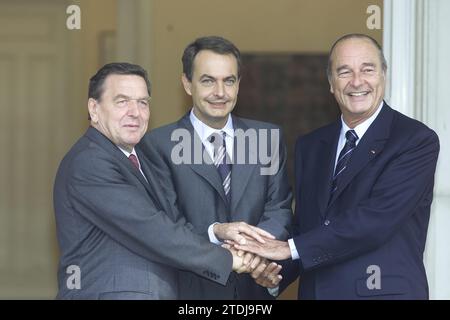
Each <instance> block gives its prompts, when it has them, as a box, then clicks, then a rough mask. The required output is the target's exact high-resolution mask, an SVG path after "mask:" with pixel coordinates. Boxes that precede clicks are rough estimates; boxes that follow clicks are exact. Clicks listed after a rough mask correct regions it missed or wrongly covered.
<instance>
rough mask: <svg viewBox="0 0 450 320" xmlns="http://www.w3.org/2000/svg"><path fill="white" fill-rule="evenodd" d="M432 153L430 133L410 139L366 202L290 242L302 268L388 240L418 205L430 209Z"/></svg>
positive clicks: (433, 141)
mask: <svg viewBox="0 0 450 320" xmlns="http://www.w3.org/2000/svg"><path fill="white" fill-rule="evenodd" d="M438 153H439V140H438V137H437V135H436V134H435V133H434V132H433V131H432V130H429V129H427V130H426V132H425V133H424V131H421V132H420V134H415V135H414V136H412V137H411V138H410V139H409V141H408V143H407V145H405V146H404V147H403V148H401V150H400V151H399V152H398V153H397V155H396V156H395V157H393V158H392V159H391V160H390V161H389V162H387V164H386V166H385V167H384V168H383V170H382V171H381V173H380V174H379V175H378V177H377V179H376V182H375V184H374V185H373V186H372V187H371V191H370V194H369V196H368V197H366V198H365V199H364V200H363V201H361V202H360V203H359V204H358V205H357V206H356V207H353V208H350V209H347V210H345V211H342V212H340V213H339V215H336V216H335V217H334V218H333V219H331V221H330V223H329V224H328V225H321V226H319V227H316V228H314V229H312V230H310V231H308V232H306V233H304V234H301V235H299V236H296V237H295V238H294V242H295V245H296V248H297V251H298V253H299V255H300V259H301V263H302V266H303V268H304V269H305V270H309V269H314V268H318V267H323V266H327V265H331V264H335V263H337V262H339V261H342V260H346V259H350V258H352V257H355V256H358V255H361V254H363V253H365V252H368V251H370V250H373V249H375V248H377V247H379V246H381V245H383V244H384V243H385V242H386V241H388V240H389V239H390V238H391V237H392V236H393V235H394V234H395V233H396V232H398V231H399V229H400V228H403V227H404V226H405V222H406V221H407V220H408V219H410V218H411V217H412V216H413V215H414V214H415V213H417V211H418V210H419V208H420V206H422V205H423V206H429V205H430V204H431V200H432V199H431V198H432V191H433V184H434V173H435V169H436V162H437V158H438ZM297 156H298V154H297ZM302 187H304V188H307V187H308V186H302Z"/></svg>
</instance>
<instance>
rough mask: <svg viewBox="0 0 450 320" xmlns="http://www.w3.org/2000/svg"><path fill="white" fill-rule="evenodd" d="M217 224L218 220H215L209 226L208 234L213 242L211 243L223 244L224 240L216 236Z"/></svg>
mask: <svg viewBox="0 0 450 320" xmlns="http://www.w3.org/2000/svg"><path fill="white" fill-rule="evenodd" d="M215 224H219V223H218V222H214V223H213V224H211V225H210V226H209V227H208V236H209V241H210V242H211V243H214V244H219V245H220V244H222V243H223V242H222V241H220V240H219V239H217V237H216V235H215V234H214V229H213V228H214V225H215Z"/></svg>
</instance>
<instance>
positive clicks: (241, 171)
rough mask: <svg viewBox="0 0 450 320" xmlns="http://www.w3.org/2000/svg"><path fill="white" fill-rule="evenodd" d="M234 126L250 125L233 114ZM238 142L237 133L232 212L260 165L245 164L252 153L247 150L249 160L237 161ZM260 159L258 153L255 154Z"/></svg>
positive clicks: (245, 127)
mask: <svg viewBox="0 0 450 320" xmlns="http://www.w3.org/2000/svg"><path fill="white" fill-rule="evenodd" d="M233 126H234V129H235V130H236V129H241V130H244V131H245V130H247V129H248V126H247V125H246V124H245V123H244V122H243V121H242V120H241V119H240V118H237V117H234V116H233ZM237 147H238V143H237V141H236V135H235V136H234V147H233V165H232V167H231V212H234V211H235V210H236V208H237V205H238V204H239V201H240V200H241V198H242V196H243V195H244V193H245V188H246V187H247V185H248V182H249V181H250V177H251V176H252V174H253V171H254V170H255V169H256V168H257V167H258V165H257V164H245V163H248V159H249V158H250V155H249V154H248V153H247V152H246V154H245V157H246V159H247V161H245V163H241V164H240V163H237V161H236V160H237V155H238V150H237ZM253 149H254V148H248V150H249V152H250V151H253ZM244 151H247V150H239V152H241V153H242V152H244ZM255 158H256V159H258V157H257V155H256V156H255Z"/></svg>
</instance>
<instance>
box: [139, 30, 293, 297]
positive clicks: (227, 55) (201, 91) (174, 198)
mask: <svg viewBox="0 0 450 320" xmlns="http://www.w3.org/2000/svg"><path fill="white" fill-rule="evenodd" d="M240 61H241V60H240V53H239V50H238V49H237V48H236V47H235V46H234V45H233V44H232V43H231V42H230V41H228V40H226V39H223V38H221V37H215V36H212V37H203V38H199V39H197V40H195V41H194V42H193V43H191V44H190V45H188V46H187V47H186V49H185V51H184V54H183V58H182V62H183V74H182V83H183V86H184V89H185V91H186V92H187V94H188V95H190V96H192V102H193V107H192V110H191V111H190V112H188V113H187V114H186V115H185V116H184V117H183V118H181V119H180V120H179V121H177V122H175V123H172V124H169V125H167V126H164V127H161V128H157V129H154V130H152V131H151V132H149V133H148V134H146V136H144V138H143V139H142V142H141V143H140V147H141V148H142V150H143V152H144V153H145V154H146V155H147V156H148V158H149V159H150V161H151V163H152V165H153V167H154V169H155V171H156V172H158V173H159V177H160V179H161V182H162V183H161V184H162V186H163V193H164V194H165V196H166V197H168V199H169V202H170V205H171V207H172V208H173V210H174V211H178V212H180V214H181V215H183V216H184V217H185V218H186V220H187V221H188V222H189V223H191V224H192V225H193V226H194V230H195V231H196V232H197V233H199V234H201V235H203V236H204V237H205V239H210V240H211V241H215V242H220V241H223V240H224V239H233V240H235V241H238V242H239V241H245V238H244V236H243V231H244V230H246V229H250V230H252V229H253V228H255V227H253V226H257V227H259V228H261V229H264V230H266V231H268V232H269V233H270V234H272V235H273V236H275V237H276V238H277V239H283V240H285V239H287V237H288V226H289V225H290V223H291V218H292V212H291V199H292V195H291V192H290V188H289V186H288V181H287V176H286V150H285V146H284V144H283V143H282V137H281V135H280V131H279V128H278V127H276V126H275V125H272V124H269V123H263V122H258V121H252V120H247V119H242V118H238V117H235V116H232V115H231V111H232V110H233V108H234V106H235V104H236V100H237V94H238V90H239V80H240ZM246 134H247V136H246V138H244V139H243V137H244V136H245V135H246ZM265 134H267V136H265ZM246 139H247V140H246ZM180 140H181V141H180ZM244 140H245V141H247V142H248V144H246V145H245V143H242V142H243V141H244ZM183 145H184V148H183ZM247 147H248V148H247ZM257 148H259V149H258V150H257ZM181 149H182V150H181ZM263 149H265V150H266V151H269V154H270V155H271V157H270V159H269V160H270V161H259V160H261V159H260V158H259V159H258V161H251V159H250V158H252V157H253V156H259V155H260V153H261V151H262V150H263ZM263 153H264V152H263ZM265 154H266V155H267V153H265ZM253 159H254V158H253ZM261 236H265V235H264V234H261ZM244 261H245V262H248V263H250V265H251V267H252V270H253V271H255V272H257V273H258V274H260V273H261V272H263V276H262V278H265V279H269V280H268V283H269V284H270V282H271V281H272V280H274V282H273V283H275V282H277V281H275V280H276V279H277V277H276V275H277V273H278V272H279V268H278V267H277V266H276V265H274V264H268V261H265V260H261V259H260V258H259V257H257V256H254V255H253V254H246V255H245V256H244ZM265 268H269V269H268V270H269V271H268V270H266V269H265ZM273 283H272V284H273ZM180 297H181V298H185V299H265V298H273V297H272V296H271V295H269V293H268V292H267V290H266V289H265V288H263V287H261V286H258V285H257V284H255V281H254V280H253V279H252V278H251V277H250V275H248V274H242V275H235V276H232V277H230V279H229V281H228V282H227V285H226V286H225V287H223V286H220V285H217V284H216V283H214V282H211V281H209V280H206V279H203V278H201V277H199V276H198V274H195V273H192V272H181V273H180Z"/></svg>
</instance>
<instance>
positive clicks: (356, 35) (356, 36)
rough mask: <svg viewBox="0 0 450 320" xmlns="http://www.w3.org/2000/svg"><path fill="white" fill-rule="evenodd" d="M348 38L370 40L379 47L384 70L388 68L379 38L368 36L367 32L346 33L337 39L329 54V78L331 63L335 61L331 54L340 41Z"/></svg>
mask: <svg viewBox="0 0 450 320" xmlns="http://www.w3.org/2000/svg"><path fill="white" fill-rule="evenodd" d="M347 39H367V40H369V41H370V42H371V43H372V44H373V45H374V46H375V47H376V48H377V49H378V55H379V56H380V61H381V67H382V68H383V71H386V70H387V62H386V58H385V57H384V54H383V49H382V48H381V46H380V44H379V43H378V42H377V40H375V39H374V38H372V37H371V36H368V35H366V34H362V33H350V34H346V35H345V36H342V37H340V38H339V39H337V40H336V42H335V43H334V44H333V46H332V47H331V50H330V53H329V55H328V65H327V76H328V80H330V79H331V64H332V63H333V61H332V60H331V55H332V54H333V51H334V48H335V47H336V46H337V45H338V43H339V42H341V41H344V40H347Z"/></svg>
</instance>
